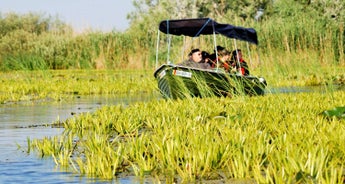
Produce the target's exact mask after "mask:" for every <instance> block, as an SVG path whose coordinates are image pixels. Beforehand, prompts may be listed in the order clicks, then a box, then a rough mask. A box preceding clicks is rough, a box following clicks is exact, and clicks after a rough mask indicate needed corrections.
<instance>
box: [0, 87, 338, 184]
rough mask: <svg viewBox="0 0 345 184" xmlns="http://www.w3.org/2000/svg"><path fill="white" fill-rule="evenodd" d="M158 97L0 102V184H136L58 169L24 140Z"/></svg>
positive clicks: (303, 89)
mask: <svg viewBox="0 0 345 184" xmlns="http://www.w3.org/2000/svg"><path fill="white" fill-rule="evenodd" d="M329 90H344V86H342V87H341V88H339V87H338V86H336V87H335V88H325V87H298V88H296V87H290V88H287V87H284V88H273V89H267V91H266V93H267V94H272V95H274V94H276V93H299V92H315V91H319V92H324V91H329ZM156 98H161V97H160V95H159V94H151V95H145V94H143V95H136V96H123V97H100V96H99V97H97V96H92V97H77V96H76V97H75V99H73V100H69V101H63V102H49V103H48V102H44V103H43V102H42V103H14V104H3V105H0V149H1V151H0V183H6V184H7V183H56V184H60V183H125V184H126V183H140V182H139V181H137V180H136V179H135V178H120V179H117V180H113V181H101V180H98V179H95V178H89V177H84V176H80V175H78V174H75V173H72V172H70V171H66V170H62V169H59V168H58V167H57V166H56V165H55V163H54V161H53V159H52V158H44V159H42V158H39V157H38V155H37V154H34V153H30V154H28V153H27V141H28V139H30V140H33V139H41V138H44V137H46V136H47V137H51V136H54V135H59V134H61V133H62V132H63V128H51V127H50V126H45V125H46V124H50V123H52V122H54V121H57V120H61V121H62V120H65V119H67V118H70V117H72V116H74V115H77V114H79V113H83V112H92V111H95V110H96V109H98V108H100V107H102V106H104V105H117V104H125V105H127V104H130V103H134V102H138V101H150V100H153V99H156Z"/></svg>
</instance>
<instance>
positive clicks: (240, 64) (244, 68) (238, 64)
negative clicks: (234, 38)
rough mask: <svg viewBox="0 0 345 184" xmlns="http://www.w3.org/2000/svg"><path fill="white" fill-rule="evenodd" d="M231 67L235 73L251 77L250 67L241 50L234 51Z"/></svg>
mask: <svg viewBox="0 0 345 184" xmlns="http://www.w3.org/2000/svg"><path fill="white" fill-rule="evenodd" d="M231 66H232V68H234V69H235V71H236V70H237V71H238V72H240V73H241V74H242V75H249V67H248V64H247V62H246V61H245V60H244V59H243V57H242V51H241V49H236V50H234V51H232V55H231Z"/></svg>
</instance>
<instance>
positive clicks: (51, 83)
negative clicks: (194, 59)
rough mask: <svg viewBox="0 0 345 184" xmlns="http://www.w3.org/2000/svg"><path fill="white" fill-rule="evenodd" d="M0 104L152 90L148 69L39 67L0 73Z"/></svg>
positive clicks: (154, 87)
mask: <svg viewBox="0 0 345 184" xmlns="http://www.w3.org/2000/svg"><path fill="white" fill-rule="evenodd" d="M0 80H1V81H2V83H1V85H0V103H10V102H18V101H27V102H31V101H37V100H48V101H51V100H53V101H60V100H67V99H71V98H72V97H74V96H76V95H117V96H119V95H129V94H132V95H134V94H140V93H149V94H151V93H153V92H154V91H156V88H157V87H156V85H157V84H156V83H155V81H154V78H153V77H152V73H151V71H146V70H141V71H139V72H138V71H134V70H127V71H124V70H121V71H120V70H103V71H99V70H61V71H60V70H58V71H51V70H40V71H16V72H2V73H1V75H0Z"/></svg>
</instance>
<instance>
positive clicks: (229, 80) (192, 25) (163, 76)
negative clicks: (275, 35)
mask: <svg viewBox="0 0 345 184" xmlns="http://www.w3.org/2000/svg"><path fill="white" fill-rule="evenodd" d="M160 32H162V33H164V34H166V35H174V36H187V37H192V38H196V37H200V36H203V35H221V36H225V37H226V38H229V39H232V40H235V41H236V40H240V41H245V42H247V43H250V44H255V45H258V39H257V34H256V31H255V29H253V28H244V27H238V26H233V25H230V24H221V23H218V22H216V21H214V20H213V19H211V18H191V19H176V20H163V21H161V22H160V24H159V30H158V40H159V39H160V38H159V35H160V34H159V33H160ZM214 38H215V36H214ZM159 42H160V41H157V51H156V63H158V58H159V57H158V55H159V51H158V49H159V48H160V47H159ZM167 43H168V44H169V45H168V47H167V48H168V52H167V53H168V54H169V53H170V44H171V42H170V41H167ZM214 43H216V41H214ZM214 45H215V48H216V44H214ZM215 50H216V49H215ZM217 62H218V59H217ZM154 77H155V79H156V80H157V82H158V89H159V91H160V93H161V94H162V95H163V97H164V98H171V99H182V98H186V97H201V98H203V97H212V96H217V97H222V96H234V95H240V94H244V95H250V96H253V95H264V93H265V88H266V86H267V82H266V80H265V79H264V78H263V77H257V76H253V75H242V74H240V73H239V72H236V73H229V72H226V71H224V70H223V69H221V68H218V67H217V68H212V69H201V68H194V67H188V66H180V65H178V64H174V63H172V62H171V61H170V58H169V56H167V61H166V62H165V63H164V64H161V65H160V66H159V67H158V64H156V70H155V71H154Z"/></svg>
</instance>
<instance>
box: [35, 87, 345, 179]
mask: <svg viewBox="0 0 345 184" xmlns="http://www.w3.org/2000/svg"><path fill="white" fill-rule="evenodd" d="M344 104H345V94H344V93H343V92H332V93H331V92H328V93H298V94H276V95H269V94H268V95H265V96H258V97H246V96H239V97H238V98H203V99H200V98H186V99H184V100H173V101H172V100H154V101H151V102H145V103H144V102H140V103H135V104H131V105H129V106H122V105H116V106H105V107H103V108H101V109H99V110H97V111H96V112H94V113H86V114H81V115H79V116H75V117H73V118H71V119H68V120H66V121H65V122H64V127H65V131H64V133H63V134H62V135H60V136H55V137H50V138H44V139H43V140H32V141H30V142H29V144H30V146H29V148H31V150H35V151H36V152H37V153H38V154H39V155H40V156H52V157H53V158H54V159H55V162H56V164H57V165H60V166H64V167H68V168H69V169H72V170H74V171H75V172H77V173H81V174H85V175H88V176H91V177H100V178H104V179H116V178H120V177H123V176H137V177H139V178H151V179H153V180H155V181H156V182H166V183H174V182H178V183H180V182H182V183H184V182H205V181H219V182H231V181H250V182H257V183H300V182H302V183H343V182H344V179H345V173H344V169H345V167H344V166H345V124H344V122H343V120H342V119H337V118H333V119H328V118H326V117H324V116H320V115H319V113H320V112H321V111H322V109H331V108H332V107H342V106H343V105H344ZM340 109H342V108H340Z"/></svg>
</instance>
